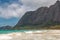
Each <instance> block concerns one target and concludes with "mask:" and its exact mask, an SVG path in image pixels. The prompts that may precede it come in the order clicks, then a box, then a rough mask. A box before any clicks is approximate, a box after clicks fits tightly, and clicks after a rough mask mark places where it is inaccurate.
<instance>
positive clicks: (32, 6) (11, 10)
mask: <svg viewBox="0 0 60 40" xmlns="http://www.w3.org/2000/svg"><path fill="white" fill-rule="evenodd" d="M19 1H20V0H19ZM21 1H22V3H23V5H19V4H18V3H12V4H10V5H8V6H7V7H6V8H2V7H0V17H3V18H7V19H8V18H12V17H17V18H20V17H22V15H24V13H25V12H27V11H31V10H36V9H37V8H39V7H41V6H50V5H52V4H54V3H55V1H56V0H21ZM21 1H20V2H21Z"/></svg>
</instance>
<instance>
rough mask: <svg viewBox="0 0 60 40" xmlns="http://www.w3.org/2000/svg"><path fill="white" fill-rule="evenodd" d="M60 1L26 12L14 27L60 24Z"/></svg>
mask: <svg viewBox="0 0 60 40" xmlns="http://www.w3.org/2000/svg"><path fill="white" fill-rule="evenodd" d="M59 17H60V1H56V3H55V4H54V5H51V6H50V7H40V8H38V9H37V10H35V11H29V12H26V13H25V14H24V15H23V17H22V18H21V19H20V20H19V22H18V23H17V24H16V25H15V27H14V28H20V27H23V26H27V25H28V26H31V25H33V26H34V25H40V27H43V26H51V25H56V24H60V18H59Z"/></svg>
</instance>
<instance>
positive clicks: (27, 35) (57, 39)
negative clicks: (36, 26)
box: [0, 30, 60, 40]
mask: <svg viewBox="0 0 60 40" xmlns="http://www.w3.org/2000/svg"><path fill="white" fill-rule="evenodd" d="M0 40H60V30H40V31H28V32H16V33H9V34H0Z"/></svg>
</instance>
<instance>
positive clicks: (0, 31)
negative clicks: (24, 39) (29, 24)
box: [0, 30, 37, 34]
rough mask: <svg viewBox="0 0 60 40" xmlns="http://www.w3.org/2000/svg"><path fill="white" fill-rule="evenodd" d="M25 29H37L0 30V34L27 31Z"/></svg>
mask: <svg viewBox="0 0 60 40" xmlns="http://www.w3.org/2000/svg"><path fill="white" fill-rule="evenodd" d="M27 31H37V30H0V34H8V33H14V32H27Z"/></svg>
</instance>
